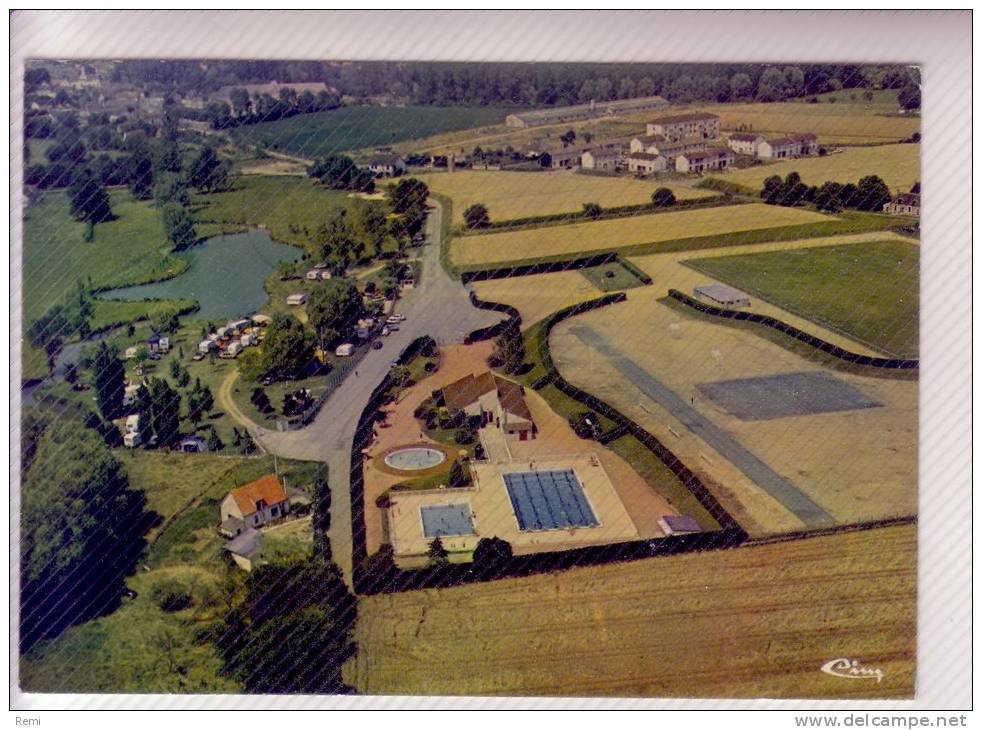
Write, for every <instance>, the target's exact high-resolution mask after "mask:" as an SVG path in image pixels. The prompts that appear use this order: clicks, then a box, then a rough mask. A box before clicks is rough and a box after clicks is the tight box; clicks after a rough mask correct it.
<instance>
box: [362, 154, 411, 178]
mask: <svg viewBox="0 0 982 730" xmlns="http://www.w3.org/2000/svg"><path fill="white" fill-rule="evenodd" d="M368 169H369V170H371V171H372V173H374V174H375V175H379V176H381V177H395V176H397V175H401V174H402V173H404V172H405V171H406V161H405V160H404V159H402V158H401V157H399V155H397V154H396V153H395V152H379V153H378V154H376V155H373V156H372V157H371V158H370V159H369V160H368Z"/></svg>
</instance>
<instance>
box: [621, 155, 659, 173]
mask: <svg viewBox="0 0 982 730" xmlns="http://www.w3.org/2000/svg"><path fill="white" fill-rule="evenodd" d="M627 169H628V171H630V172H633V173H635V174H636V175H650V174H652V173H655V172H665V170H667V169H668V160H666V159H665V158H664V157H662V156H661V155H653V154H651V153H649V152H632V153H631V154H630V155H628V156H627Z"/></svg>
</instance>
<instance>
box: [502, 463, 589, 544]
mask: <svg viewBox="0 0 982 730" xmlns="http://www.w3.org/2000/svg"><path fill="white" fill-rule="evenodd" d="M504 479H505V488H506V489H507V490H508V497H509V499H511V506H512V509H513V510H514V511H515V519H517V520H518V529H520V530H524V531H531V530H564V529H569V528H573V527H596V526H597V525H599V524H600V522H599V520H597V517H596V515H594V514H593V510H592V509H591V508H590V503H589V502H588V501H587V498H586V495H585V494H583V487H582V486H581V485H580V480H579V479H577V478H576V472H574V471H573V470H572V469H563V470H560V471H529V472H517V473H514V474H505V475H504Z"/></svg>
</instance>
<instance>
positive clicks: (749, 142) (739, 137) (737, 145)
mask: <svg viewBox="0 0 982 730" xmlns="http://www.w3.org/2000/svg"><path fill="white" fill-rule="evenodd" d="M763 141H764V138H763V137H762V136H760V135H759V134H752V133H746V132H734V133H733V134H731V135H730V136H729V137H728V138H727V140H726V143H727V144H728V145H729V146H730V149H731V150H733V151H734V152H738V153H739V154H741V155H754V156H756V155H757V147H758V146H759V145H760V143H761V142H763Z"/></svg>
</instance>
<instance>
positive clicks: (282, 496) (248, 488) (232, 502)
mask: <svg viewBox="0 0 982 730" xmlns="http://www.w3.org/2000/svg"><path fill="white" fill-rule="evenodd" d="M289 512H290V499H289V497H287V494H286V490H285V489H284V488H283V485H282V484H280V480H279V478H277V477H276V475H275V474H268V475H266V476H264V477H263V478H262V479H257V480H256V481H254V482H251V483H249V484H246V485H244V486H241V487H238V488H237V489H233V490H232V491H231V492H229V493H228V495H227V496H226V497H225V499H223V500H222V507H221V518H222V530H223V532H225V531H226V530H228V531H232V530H233V529H234V528H235V527H236V526H237V523H236V522H235V521H236V520H238V521H241V523H242V524H243V525H244V526H246V527H253V528H255V527H262V526H263V525H267V524H269V523H270V522H273V521H274V520H278V519H280V518H282V517H284V516H285V515H287V514H289Z"/></svg>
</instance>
